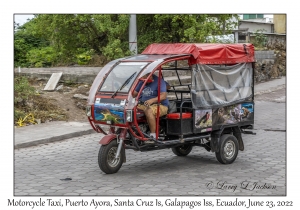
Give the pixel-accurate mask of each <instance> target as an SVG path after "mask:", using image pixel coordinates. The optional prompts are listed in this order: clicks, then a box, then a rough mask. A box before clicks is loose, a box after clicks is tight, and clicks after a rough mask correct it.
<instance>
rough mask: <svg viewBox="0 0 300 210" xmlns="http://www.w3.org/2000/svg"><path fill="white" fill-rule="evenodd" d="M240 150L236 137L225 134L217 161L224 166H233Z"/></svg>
mask: <svg viewBox="0 0 300 210" xmlns="http://www.w3.org/2000/svg"><path fill="white" fill-rule="evenodd" d="M238 150H239V143H238V141H237V139H236V138H235V136H233V135H229V134H225V135H223V136H221V139H220V150H219V152H216V158H217V160H218V161H219V162H220V163H222V164H231V163H233V162H234V161H235V159H236V157H237V155H238Z"/></svg>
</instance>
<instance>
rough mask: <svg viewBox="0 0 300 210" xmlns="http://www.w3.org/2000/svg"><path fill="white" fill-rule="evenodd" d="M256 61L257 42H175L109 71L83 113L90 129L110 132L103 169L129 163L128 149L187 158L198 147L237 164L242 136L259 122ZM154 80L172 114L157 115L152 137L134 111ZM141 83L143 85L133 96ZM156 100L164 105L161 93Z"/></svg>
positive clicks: (152, 47) (127, 59)
mask: <svg viewBox="0 0 300 210" xmlns="http://www.w3.org/2000/svg"><path fill="white" fill-rule="evenodd" d="M254 62H255V60H254V46H253V45H252V44H198V43H195V44H182V43H176V44H151V45H149V46H148V47H147V48H146V49H145V50H144V51H143V52H142V53H141V54H139V55H134V56H130V57H125V58H120V59H117V60H114V61H111V62H110V63H108V64H107V65H105V66H104V67H103V68H102V70H101V71H100V72H99V74H98V75H97V77H96V78H95V80H94V82H93V84H92V87H91V89H90V93H89V98H88V105H87V110H86V111H87V116H88V119H89V122H90V124H91V126H92V127H93V129H94V130H95V131H97V132H99V133H103V134H105V135H104V137H103V138H102V139H101V140H100V142H99V143H100V144H101V147H100V150H99V155H98V164H99V167H100V169H101V170H102V171H103V172H105V173H107V174H111V173H116V172H117V171H118V170H119V169H120V168H121V166H122V164H123V163H124V162H126V153H125V150H126V149H133V150H136V151H142V152H145V151H151V150H158V149H166V148H171V150H172V151H173V153H174V154H175V155H178V156H186V155H188V154H189V153H190V152H191V150H192V148H193V147H194V146H200V147H204V149H206V150H207V151H211V152H214V153H215V155H216V158H217V160H218V161H219V162H220V163H222V164H230V163H233V162H234V161H235V159H236V157H237V155H238V150H241V151H243V150H244V144H243V140H242V133H252V134H253V132H251V131H249V130H246V129H252V128H253V124H254ZM149 73H150V74H149ZM152 74H155V75H156V76H157V78H158V86H160V84H161V80H164V81H166V82H167V83H168V84H169V85H170V86H171V88H170V89H169V90H168V91H167V92H168V93H167V95H168V96H167V97H168V100H169V109H168V113H167V114H166V115H164V116H160V115H159V109H158V111H157V115H156V137H155V138H153V137H152V136H150V135H149V133H150V131H149V126H148V123H147V119H146V117H145V113H144V112H143V111H142V110H140V109H138V108H137V105H138V104H139V103H143V102H141V101H140V100H139V98H140V96H141V94H142V91H143V88H144V87H145V85H146V83H147V81H148V79H149V78H150V77H151V76H152ZM145 75H149V76H148V77H147V79H143V80H142V79H141V78H142V77H144V76H145ZM138 83H142V86H141V88H140V91H139V92H138V96H137V97H133V90H135V88H136V87H137V85H138ZM157 97H158V103H157V105H158V106H159V105H160V102H161V100H160V87H158V96H157ZM159 116H160V117H159ZM102 125H108V126H106V127H108V130H109V131H105V129H103V126H102ZM101 126H102V127H101ZM149 140H150V141H152V143H150V144H149V143H146V142H148V141H149Z"/></svg>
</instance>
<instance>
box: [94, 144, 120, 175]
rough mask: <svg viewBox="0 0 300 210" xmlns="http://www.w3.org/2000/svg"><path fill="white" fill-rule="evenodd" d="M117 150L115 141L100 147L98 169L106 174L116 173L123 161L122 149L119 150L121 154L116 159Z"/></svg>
mask: <svg viewBox="0 0 300 210" xmlns="http://www.w3.org/2000/svg"><path fill="white" fill-rule="evenodd" d="M117 149H118V144H117V140H116V139H114V140H112V141H111V142H110V143H109V144H107V145H102V146H101V147H100V150H99V154H98V165H99V167H100V169H101V170H102V171H103V172H104V173H106V174H113V173H117V172H118V171H119V169H120V168H121V166H122V164H123V161H124V153H125V151H124V148H122V149H121V154H120V155H119V157H118V158H115V157H116V153H117Z"/></svg>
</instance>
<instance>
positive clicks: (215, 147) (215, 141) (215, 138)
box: [210, 125, 244, 152]
mask: <svg viewBox="0 0 300 210" xmlns="http://www.w3.org/2000/svg"><path fill="white" fill-rule="evenodd" d="M225 129H230V131H231V132H232V133H233V135H234V136H235V137H236V138H237V140H238V142H239V150H241V151H244V142H243V139H242V135H241V133H242V132H241V129H240V127H239V126H232V125H231V126H230V125H228V126H222V127H221V129H220V130H216V131H213V132H212V133H211V144H210V145H211V151H212V152H219V150H220V137H221V135H222V134H223V131H224V130H225Z"/></svg>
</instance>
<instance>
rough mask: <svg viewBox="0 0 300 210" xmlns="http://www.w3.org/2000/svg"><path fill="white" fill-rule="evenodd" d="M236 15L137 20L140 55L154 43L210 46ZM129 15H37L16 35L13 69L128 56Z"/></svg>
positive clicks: (156, 16)
mask: <svg viewBox="0 0 300 210" xmlns="http://www.w3.org/2000/svg"><path fill="white" fill-rule="evenodd" d="M233 17H235V18H237V15H230V14H220V15H216V14H214V15H207V14H163V15H160V14H146V15H142V14H141V15H137V36H138V38H137V41H138V52H139V53H140V52H142V51H143V50H144V49H145V47H146V46H147V45H149V44H151V43H176V42H183V43H189V42H198V43H201V42H206V37H207V36H211V35H221V34H228V33H231V31H230V30H231V29H233V27H234V26H235V24H236V21H233V19H232V18H233ZM129 19H130V15H127V14H105V15H103V14H41V15H35V18H33V19H32V20H30V21H29V22H28V23H26V24H25V25H24V26H22V27H17V28H18V29H17V30H16V33H15V65H17V64H19V63H21V64H22V65H29V66H36V67H38V66H51V65H52V66H53V65H63V64H64V65H69V64H72V63H78V64H88V63H89V62H90V61H91V60H92V57H93V56H95V55H101V56H105V58H106V60H107V61H109V60H112V59H116V58H120V57H124V56H127V55H130V51H129V41H128V38H129V35H128V28H129Z"/></svg>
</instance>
